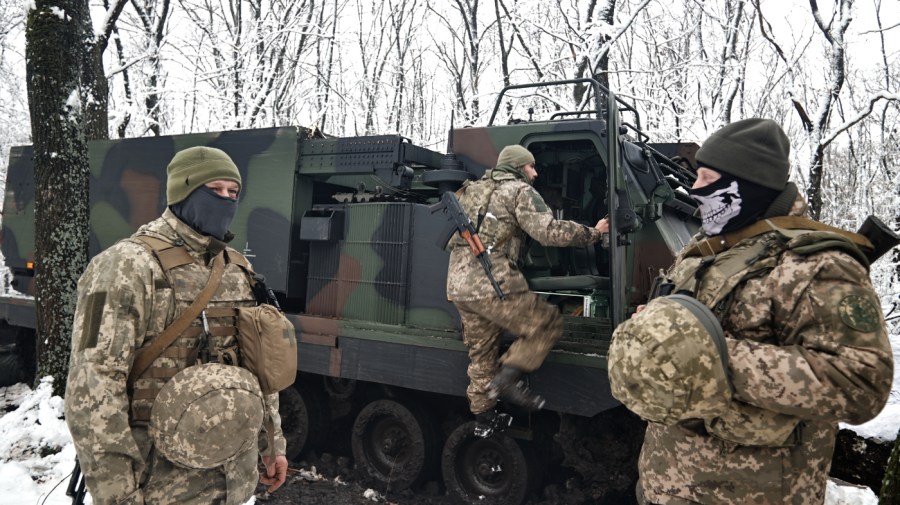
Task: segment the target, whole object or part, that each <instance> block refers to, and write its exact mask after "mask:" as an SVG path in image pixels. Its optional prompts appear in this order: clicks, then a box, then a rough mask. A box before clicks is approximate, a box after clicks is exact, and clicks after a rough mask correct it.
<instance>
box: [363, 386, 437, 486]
mask: <svg viewBox="0 0 900 505" xmlns="http://www.w3.org/2000/svg"><path fill="white" fill-rule="evenodd" d="M433 426H434V423H432V422H431V420H430V419H429V417H428V416H427V415H426V414H425V412H424V411H421V410H420V409H417V408H415V407H413V406H406V405H403V404H402V403H399V402H397V401H395V400H376V401H374V402H372V403H369V404H368V405H366V406H365V407H364V408H363V409H362V410H361V411H360V412H359V415H357V416H356V421H355V422H354V423H353V430H352V432H351V434H350V446H351V448H352V450H353V458H354V460H355V461H356V467H357V469H358V470H359V471H360V472H361V473H362V474H363V477H364V478H366V480H368V481H370V482H371V483H373V484H374V485H376V486H379V490H381V489H383V490H385V491H391V492H397V491H402V490H404V489H407V488H409V487H410V486H412V485H414V484H418V483H419V482H421V481H422V479H423V478H424V477H425V476H426V475H427V474H428V473H429V472H430V470H431V469H432V468H433V467H434V466H435V465H436V463H437V454H438V450H439V447H440V441H439V440H438V435H437V434H436V432H435V430H434V427H433Z"/></svg>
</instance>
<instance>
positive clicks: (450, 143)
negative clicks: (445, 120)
mask: <svg viewBox="0 0 900 505" xmlns="http://www.w3.org/2000/svg"><path fill="white" fill-rule="evenodd" d="M455 117H456V111H455V110H452V111H450V133H449V134H448V135H447V154H453V119H454V118H455Z"/></svg>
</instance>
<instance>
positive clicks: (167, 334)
mask: <svg viewBox="0 0 900 505" xmlns="http://www.w3.org/2000/svg"><path fill="white" fill-rule="evenodd" d="M224 272H225V258H224V253H219V254H218V255H217V256H216V257H215V259H213V266H212V272H211V273H210V274H209V282H208V283H207V284H206V287H205V288H203V291H201V292H200V294H199V295H197V299H196V300H194V302H193V303H192V304H191V305H190V307H188V308H187V309H185V310H184V312H182V313H181V315H179V316H178V319H176V320H175V321H173V322H172V324H170V325H169V326H168V327H166V329H165V330H163V332H162V333H160V334H159V335H157V337H156V338H155V339H153V342H151V343H150V345H148V346H147V347H144V348H141V349H139V350H138V351H137V352H136V353H135V357H134V363H133V364H132V365H131V372H129V374H128V389H132V387H133V386H134V381H135V380H136V379H137V378H138V377H140V376H141V375H142V374H143V373H144V372H145V371H147V368H149V367H150V364H151V363H153V360H155V359H156V358H157V357H158V356H159V355H160V353H162V352H163V351H164V350H165V349H166V347H169V346H170V345H171V344H172V342H174V341H175V339H176V338H178V336H179V335H181V334H182V333H184V330H186V329H187V328H188V326H190V325H191V321H193V320H194V319H195V318H196V317H197V316H198V315H200V312H202V311H203V309H204V308H205V307H206V305H207V304H208V303H209V301H210V300H212V297H213V294H214V293H215V292H216V289H218V288H219V281H221V280H222V274H223V273H224Z"/></svg>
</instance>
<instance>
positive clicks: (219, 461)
mask: <svg viewBox="0 0 900 505" xmlns="http://www.w3.org/2000/svg"><path fill="white" fill-rule="evenodd" d="M264 408H265V404H264V402H263V395H262V392H261V391H260V390H259V383H258V382H257V381H256V378H255V377H254V376H253V374H251V373H250V372H249V371H247V370H246V369H244V368H240V367H236V366H228V365H221V364H218V363H207V364H205V365H197V366H191V367H187V368H185V369H184V370H182V371H180V372H178V373H177V374H176V375H175V377H172V379H171V380H170V381H169V382H167V383H166V385H165V386H163V388H162V389H161V390H160V392H159V396H157V397H156V402H155V403H154V404H153V409H152V410H151V413H150V436H151V438H152V439H153V443H154V445H155V446H156V448H157V449H158V450H159V451H160V453H161V454H162V455H163V456H165V458H166V459H168V460H169V461H171V462H173V463H175V464H177V465H181V466H183V467H186V468H196V469H208V468H215V467H218V466H221V465H224V464H226V463H228V462H230V461H232V460H234V459H235V458H237V457H238V456H240V455H241V454H243V453H245V452H246V451H248V450H256V449H257V434H258V433H259V431H260V428H261V427H262V423H263V412H264Z"/></svg>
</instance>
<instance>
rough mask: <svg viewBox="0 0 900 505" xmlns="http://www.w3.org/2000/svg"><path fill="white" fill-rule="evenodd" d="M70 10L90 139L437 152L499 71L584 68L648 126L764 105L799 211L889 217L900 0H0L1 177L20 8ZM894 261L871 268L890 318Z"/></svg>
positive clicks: (677, 128) (678, 128) (893, 220)
mask: <svg viewBox="0 0 900 505" xmlns="http://www.w3.org/2000/svg"><path fill="white" fill-rule="evenodd" d="M57 5H58V6H57ZM72 5H87V6H89V12H88V10H85V11H84V13H82V16H81V17H82V18H83V17H84V15H85V14H87V13H89V20H87V21H85V25H86V26H88V27H89V28H90V30H89V31H90V33H88V34H87V35H86V36H85V38H84V42H85V46H86V47H85V51H84V53H83V58H82V63H81V64H82V68H81V69H80V71H79V72H78V75H80V76H81V85H80V86H76V88H75V89H73V90H65V89H63V90H61V91H62V94H61V95H60V96H62V97H63V98H65V99H66V100H65V103H64V104H60V110H64V111H72V112H73V113H77V115H73V116H71V117H75V118H78V123H79V127H80V128H83V130H84V136H85V138H86V139H88V140H90V139H96V138H106V137H109V138H116V137H134V136H148V135H167V134H178V133H189V132H199V131H218V130H232V129H241V128H255V127H270V126H283V125H302V126H307V127H316V128H319V129H320V130H322V131H324V132H325V133H327V134H330V135H337V136H351V135H370V134H384V133H399V134H401V135H403V136H405V137H409V138H411V139H412V140H413V141H415V142H416V143H419V144H421V145H425V146H427V147H431V148H433V149H436V150H442V149H443V148H444V146H445V145H446V141H447V131H448V128H449V127H450V124H451V117H453V118H455V119H454V121H455V124H456V126H463V125H483V124H486V122H487V120H488V118H489V117H490V115H491V113H492V111H493V106H494V102H495V99H496V96H497V93H498V91H499V90H500V89H501V88H503V86H506V85H509V84H522V83H528V82H536V81H555V80H561V79H573V78H584V77H592V78H595V79H597V80H598V81H600V82H601V83H602V84H603V85H606V86H608V87H609V88H610V89H612V90H614V91H616V92H617V93H619V94H620V96H622V97H623V98H625V99H626V100H628V101H631V102H634V104H635V106H636V108H637V110H638V111H639V112H640V113H641V118H642V124H641V127H642V129H643V130H644V132H645V133H647V134H648V136H649V138H650V139H652V141H659V142H680V141H694V142H702V140H703V139H705V138H706V136H708V134H709V133H710V132H712V131H713V130H715V129H717V128H719V127H721V126H722V125H724V124H727V123H729V122H731V121H734V120H737V119H741V118H746V117H768V118H772V119H774V120H776V121H778V122H779V123H781V124H782V125H783V126H784V128H785V130H786V131H787V132H788V135H789V136H790V138H791V142H792V152H791V153H792V154H791V155H792V167H793V168H792V179H793V180H794V181H796V182H797V183H798V185H799V186H800V187H801V189H802V190H803V191H804V193H805V195H806V196H807V198H808V199H809V200H810V203H811V205H812V211H813V214H814V216H816V217H819V218H820V219H821V220H823V221H824V222H826V223H829V224H833V225H836V226H840V227H842V228H845V229H851V230H855V229H857V228H858V227H859V225H860V224H861V223H862V221H863V219H864V218H865V216H867V215H869V214H876V215H878V216H880V217H882V218H883V219H884V220H885V221H886V222H887V223H888V224H889V225H892V226H893V228H894V229H898V228H900V166H898V161H900V142H898V135H900V132H898V120H900V84H898V82H900V0H831V1H828V2H823V3H822V5H819V3H818V2H817V1H816V0H808V1H803V0H717V1H703V0H666V1H659V0H91V1H90V2H86V1H84V0H82V1H80V2H78V1H75V2H73V1H71V0H61V1H59V2H56V3H54V2H48V1H44V0H33V1H32V2H25V1H23V0H0V171H2V172H4V173H5V169H6V161H7V156H8V154H9V147H10V146H11V145H15V144H26V143H31V142H34V143H35V145H36V147H37V145H38V143H39V142H38V139H37V137H35V136H34V135H35V134H34V132H33V131H32V127H31V125H32V124H34V121H35V117H34V114H32V115H31V116H30V115H29V101H28V97H29V93H36V91H35V89H36V88H37V86H35V85H34V84H35V83H34V82H31V83H28V82H27V81H26V66H27V61H26V32H27V26H28V24H29V16H32V18H31V19H32V21H31V23H32V24H34V23H35V21H34V20H35V19H38V18H39V17H40V16H44V17H51V18H52V17H54V16H55V17H58V18H59V20H61V21H62V22H69V21H71V20H72V19H75V20H76V21H77V19H78V18H79V15H78V14H77V13H76V12H75V11H76V10H77V9H80V8H81V7H72ZM67 6H68V9H69V10H68V11H67V10H66V9H67ZM32 40H35V39H32ZM85 76H87V77H89V79H86V77H85ZM29 84H31V86H29ZM76 84H78V83H76ZM60 87H64V86H63V85H60ZM76 91H77V93H76ZM513 95H514V98H513V99H512V100H510V101H508V102H507V103H506V105H505V106H504V107H502V108H501V109H500V110H499V113H498V119H497V120H495V121H496V122H501V123H502V122H506V121H509V120H511V119H528V118H529V117H530V116H529V112H528V108H529V107H531V108H532V109H533V114H534V118H535V119H541V118H547V117H549V115H550V114H552V113H553V112H556V111H560V110H582V109H584V108H585V107H588V108H590V107H591V105H590V104H591V102H590V100H588V99H587V94H586V93H585V89H584V88H583V87H578V86H575V87H568V88H544V89H538V90H530V91H527V92H517V93H513ZM35 96H38V95H35ZM537 99H540V100H537ZM29 119H30V120H31V122H30V121H29ZM36 156H37V158H36V165H37V164H38V163H40V161H41V159H40V156H41V155H40V152H39V153H38V154H37V155H36ZM161 169H162V167H161ZM0 182H2V181H0ZM898 264H900V262H898V254H897V253H896V252H895V253H894V254H892V255H889V256H888V257H886V258H884V259H882V260H881V261H879V262H878V263H876V265H875V266H874V268H873V272H872V277H873V281H874V282H875V284H876V287H877V289H878V291H879V293H880V294H881V296H882V302H883V305H884V308H885V311H886V312H887V313H888V314H889V317H891V316H892V315H896V314H895V312H892V311H893V310H894V307H895V306H896V305H898V302H900V300H898V298H900V266H898ZM898 310H900V308H898ZM892 324H893V325H894V328H893V329H892V334H893V335H897V334H898V330H897V327H896V325H897V324H898V321H897V320H896V319H894V320H892ZM58 333H62V332H58Z"/></svg>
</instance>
